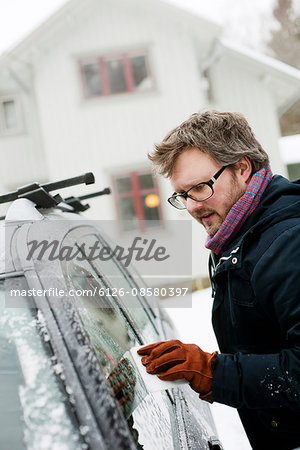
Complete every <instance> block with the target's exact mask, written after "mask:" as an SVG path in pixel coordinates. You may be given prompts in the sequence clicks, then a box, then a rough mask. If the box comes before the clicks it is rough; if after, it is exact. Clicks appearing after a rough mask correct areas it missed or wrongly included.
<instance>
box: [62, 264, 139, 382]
mask: <svg viewBox="0 0 300 450" xmlns="http://www.w3.org/2000/svg"><path fill="white" fill-rule="evenodd" d="M64 272H65V275H66V281H67V284H68V288H69V291H70V292H71V290H72V289H73V293H74V294H75V295H74V305H75V308H76V309H77V311H78V314H79V316H80V318H81V320H82V322H83V324H84V327H85V329H86V331H87V332H88V334H89V336H90V339H91V342H92V344H93V347H94V349H95V352H96V355H97V358H98V360H99V361H100V363H101V365H102V367H103V369H104V371H105V374H106V375H107V376H108V375H109V373H110V372H111V371H112V370H113V369H114V368H115V367H116V366H117V365H118V362H119V361H120V359H121V358H122V356H123V354H124V353H125V352H126V351H127V350H129V349H130V348H131V347H134V346H136V345H139V341H138V339H137V336H136V335H135V333H134V332H133V330H132V329H131V327H130V326H129V324H128V323H126V320H125V318H124V316H123V315H122V312H121V311H120V309H119V308H118V307H117V306H116V305H115V304H114V303H113V302H111V301H110V299H109V297H105V296H103V295H99V289H101V288H103V284H101V279H100V278H99V277H97V274H96V273H95V272H94V271H93V269H92V267H91V266H89V264H88V263H87V262H86V261H81V262H76V263H74V262H73V261H71V262H70V263H67V265H66V267H65V268H64ZM100 292H101V291H100Z"/></svg>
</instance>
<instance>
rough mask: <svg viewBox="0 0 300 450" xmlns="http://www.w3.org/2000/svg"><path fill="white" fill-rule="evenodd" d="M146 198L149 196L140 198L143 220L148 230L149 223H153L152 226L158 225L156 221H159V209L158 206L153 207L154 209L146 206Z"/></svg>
mask: <svg viewBox="0 0 300 450" xmlns="http://www.w3.org/2000/svg"><path fill="white" fill-rule="evenodd" d="M154 195H155V194H154ZM148 196H149V195H148V194H147V195H143V196H142V203H143V210H144V218H145V220H147V228H149V226H150V227H151V221H155V222H153V226H157V225H158V223H157V221H159V220H160V212H159V207H158V206H154V207H149V206H147V204H146V197H148Z"/></svg>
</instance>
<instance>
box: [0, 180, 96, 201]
mask: <svg viewBox="0 0 300 450" xmlns="http://www.w3.org/2000/svg"><path fill="white" fill-rule="evenodd" d="M83 183H84V184H93V183H95V177H94V174H93V173H92V172H87V173H85V174H83V175H79V176H78V177H73V178H67V179H66V180H61V181H56V182H54V183H46V184H41V185H40V184H38V183H32V184H28V185H26V186H21V187H19V188H18V189H17V190H16V191H13V192H9V193H8V194H4V195H1V196H0V203H7V202H12V201H14V200H16V199H17V198H24V197H26V195H28V196H29V194H30V193H31V192H35V191H38V190H39V191H44V194H45V191H46V192H50V191H54V190H57V189H62V188H66V187H70V186H75V185H76V184H83ZM44 197H45V196H44ZM57 203H58V201H55V202H54V204H57ZM39 206H41V205H39Z"/></svg>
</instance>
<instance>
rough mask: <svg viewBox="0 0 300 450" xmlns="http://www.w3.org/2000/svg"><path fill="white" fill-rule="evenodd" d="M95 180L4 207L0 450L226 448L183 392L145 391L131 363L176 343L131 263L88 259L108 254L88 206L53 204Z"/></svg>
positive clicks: (33, 190) (24, 195)
mask: <svg viewBox="0 0 300 450" xmlns="http://www.w3.org/2000/svg"><path fill="white" fill-rule="evenodd" d="M93 180H94V179H93V175H92V174H85V175H83V176H80V177H74V178H72V179H69V180H63V181H61V182H57V183H48V184H44V185H39V184H38V183H33V184H32V185H28V186H24V187H22V188H19V189H18V190H17V191H15V192H13V193H9V194H5V195H3V196H1V197H0V202H7V201H9V202H10V201H12V203H11V205H10V207H9V209H8V211H7V214H6V217H5V218H2V220H1V221H0V304H1V315H0V380H1V382H0V423H1V433H0V448H1V449H14V450H18V449H24V448H27V449H34V450H48V449H49V450H50V449H51V450H64V449H66V450H73V449H74V450H75V449H76V450H77V449H82V450H83V449H92V450H93V449H95V450H96V449H97V450H101V449H113V450H115V449H124V450H127V449H128V450H129V449H130V450H131V449H145V450H154V449H160V450H163V449H165V450H171V449H221V448H222V446H221V443H220V442H219V440H218V438H217V433H216V427H215V424H214V422H213V419H212V415H211V412H210V408H209V405H208V403H206V402H203V401H202V400H200V399H199V398H198V395H197V394H196V393H195V392H194V391H192V390H191V389H190V387H189V386H188V385H180V386H178V387H176V388H174V389H167V390H163V391H157V392H152V393H151V392H148V391H147V389H146V387H145V384H144V382H143V379H142V377H141V375H140V372H139V371H138V370H137V368H136V366H135V365H134V364H133V363H132V361H131V360H130V359H129V358H127V357H126V354H128V351H129V350H130V349H132V348H134V347H136V346H140V345H143V344H148V343H150V342H156V341H161V340H166V339H172V338H175V337H177V336H178V335H177V332H176V330H175V329H174V327H173V324H172V322H171V320H170V318H169V317H168V315H167V314H166V312H165V311H164V310H163V309H161V308H160V307H159V306H158V301H157V298H156V297H153V296H152V298H150V297H149V296H147V295H146V292H147V286H146V284H145V282H144V280H143V279H142V278H141V277H140V276H139V275H138V274H137V273H136V271H135V269H134V268H133V267H132V266H131V265H129V266H128V267H125V265H124V264H123V263H122V261H120V260H118V259H117V258H116V257H115V256H113V254H112V257H111V258H107V259H106V260H103V261H102V260H101V261H99V260H98V259H96V258H88V257H87V255H86V254H85V248H86V247H85V246H84V245H86V244H87V243H90V244H94V243H96V242H97V245H98V247H99V246H100V247H99V248H101V249H106V251H107V249H111V248H112V246H113V242H110V237H108V236H107V233H106V232H104V231H103V230H101V228H100V227H99V226H97V223H96V222H91V221H87V220H86V219H85V218H84V217H82V216H80V215H79V211H83V210H85V209H86V208H87V205H83V203H82V200H83V198H84V199H85V198H87V197H88V196H83V197H81V198H77V197H75V198H74V197H69V198H68V199H64V200H63V199H62V197H60V196H59V195H56V196H52V194H50V192H51V191H53V190H57V189H62V188H64V187H66V186H72V185H75V184H78V183H82V182H84V183H86V184H90V183H92V182H93ZM108 193H109V189H106V190H104V191H101V192H100V193H97V194H95V195H102V194H108ZM34 246H35V247H34ZM33 247H34V248H33ZM71 250H72V251H74V250H76V252H77V257H75V256H74V254H73V256H71V253H70V252H71ZM55 252H56V253H55ZM57 252H58V254H57ZM59 252H60V253H59ZM76 252H75V253H76ZM62 253H64V255H63V254H62ZM78 256H79V257H78ZM142 288H143V289H142ZM113 290H114V291H115V292H114V295H113ZM90 293H93V295H92V296H91V295H90ZM143 294H144V295H143Z"/></svg>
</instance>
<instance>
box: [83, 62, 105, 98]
mask: <svg viewBox="0 0 300 450" xmlns="http://www.w3.org/2000/svg"><path fill="white" fill-rule="evenodd" d="M82 72H83V77H84V82H85V90H86V95H87V96H88V97H92V96H94V95H102V86H101V78H100V72H99V64H98V61H95V62H91V63H85V64H83V65H82Z"/></svg>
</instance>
